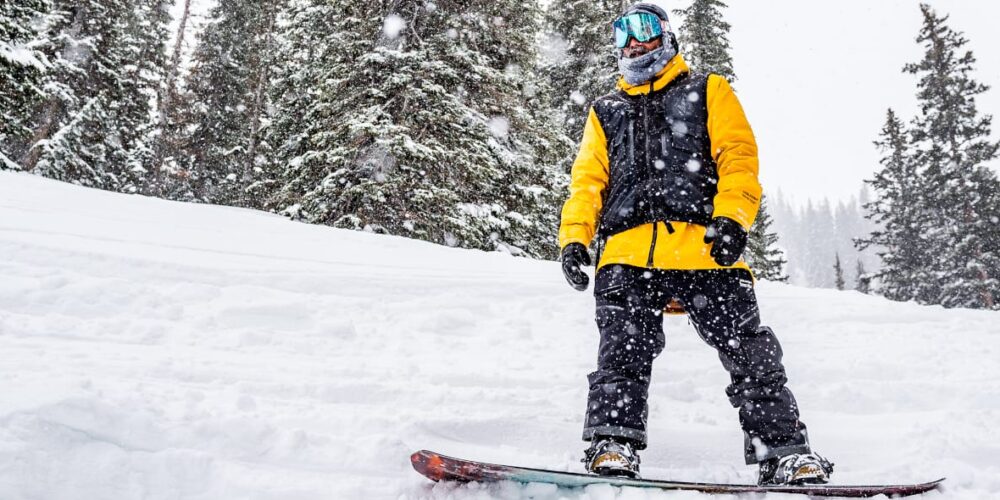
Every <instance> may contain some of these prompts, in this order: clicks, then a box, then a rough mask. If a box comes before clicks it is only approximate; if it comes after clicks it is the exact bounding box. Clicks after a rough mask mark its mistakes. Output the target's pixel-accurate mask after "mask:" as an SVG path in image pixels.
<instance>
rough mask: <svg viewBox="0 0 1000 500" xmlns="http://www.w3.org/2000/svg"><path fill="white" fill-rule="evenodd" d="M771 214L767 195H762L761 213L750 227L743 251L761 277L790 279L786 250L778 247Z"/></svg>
mask: <svg viewBox="0 0 1000 500" xmlns="http://www.w3.org/2000/svg"><path fill="white" fill-rule="evenodd" d="M772 224H773V222H772V220H771V215H770V214H769V213H768V210H767V196H761V200H760V213H759V214H758V215H757V220H755V221H754V223H753V226H752V227H751V228H750V237H749V238H748V239H747V249H746V251H745V252H744V253H743V256H744V258H746V260H747V263H748V264H750V268H751V269H753V271H754V274H756V275H757V277H758V278H760V279H766V280H771V281H788V275H786V274H785V265H786V264H787V263H788V261H787V260H785V252H784V251H783V250H782V249H780V248H778V235H777V234H776V233H775V232H774V231H772V228H771V225H772Z"/></svg>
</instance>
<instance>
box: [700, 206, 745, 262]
mask: <svg viewBox="0 0 1000 500" xmlns="http://www.w3.org/2000/svg"><path fill="white" fill-rule="evenodd" d="M705 243H712V258H713V259H715V262H717V263H718V264H719V265H720V266H726V267H728V266H731V265H733V264H735V263H736V261H737V260H740V256H741V255H743V250H744V249H745V248H746V246H747V232H746V230H745V229H743V226H741V225H740V223H739V222H736V221H734V220H733V219H730V218H729V217H716V218H714V219H712V223H711V224H709V226H708V228H707V229H706V230H705Z"/></svg>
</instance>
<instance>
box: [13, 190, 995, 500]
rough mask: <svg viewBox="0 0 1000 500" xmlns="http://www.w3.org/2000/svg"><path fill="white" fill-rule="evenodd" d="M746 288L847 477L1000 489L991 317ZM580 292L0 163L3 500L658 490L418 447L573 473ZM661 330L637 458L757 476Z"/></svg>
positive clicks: (495, 266)
mask: <svg viewBox="0 0 1000 500" xmlns="http://www.w3.org/2000/svg"><path fill="white" fill-rule="evenodd" d="M759 296H760V298H761V302H762V309H763V314H764V319H765V322H766V323H768V324H770V325H771V326H772V327H774V328H775V330H776V331H777V332H778V334H779V336H780V338H781V339H782V340H783V343H784V346H785V351H786V361H787V367H788V371H789V376H790V378H791V384H790V385H791V387H792V388H793V390H794V391H795V394H796V396H797V397H798V399H799V402H800V405H801V407H802V409H803V419H804V420H805V421H806V422H807V423H808V424H809V425H810V434H811V437H812V440H813V444H814V446H815V447H816V449H817V450H819V451H821V452H823V453H825V454H827V455H828V456H830V457H831V458H832V459H833V460H834V461H835V462H836V463H837V470H836V476H835V479H836V481H837V482H839V483H860V482H887V481H891V482H903V481H923V480H930V479H935V478H937V477H940V476H948V477H949V480H948V482H947V490H946V491H945V492H944V493H934V494H931V495H929V496H933V497H947V498H967V499H981V498H987V497H993V498H997V497H1000V444H998V442H1000V439H998V438H1000V431H998V423H1000V367H998V363H997V362H996V359H997V358H998V355H1000V353H998V352H997V351H998V346H1000V315H998V314H997V313H989V312H973V311H946V310H944V309H940V308H931V307H919V306H915V305H912V304H900V303H892V302H888V301H885V300H881V299H878V298H872V297H867V296H862V295H859V294H857V293H854V292H840V293H838V292H832V291H825V290H810V289H802V288H796V287H791V286H786V285H779V284H771V283H761V284H760V286H759ZM592 307H593V297H592V296H591V295H590V294H589V293H588V294H582V293H577V292H574V291H572V290H571V289H570V288H569V287H567V286H566V285H565V283H564V282H563V279H562V276H561V275H560V272H559V268H558V265H557V264H556V263H552V262H533V261H528V260H524V259H518V258H513V257H510V256H507V255H502V254H491V253H483V252H474V251H466V250H459V249H449V248H442V247H438V246H434V245H430V244H426V243H422V242H416V241H411V240H406V239H402V238H395V237H385V236H378V235H371V234H364V233H358V232H349V231H342V230H335V229H330V228H325V227H316V226H307V225H303V224H297V223H293V222H289V221H287V220H284V219H282V218H279V217H275V216H271V215H267V214H262V213H257V212H252V211H247V210H236V209H231V208H222V207H210V206H197V205H185V204H178V203H171V202H166V201H162V200H154V199H147V198H141V197H135V196H125V195H120V194H112V193H106V192H100V191H94V190H88V189H83V188H79V187H75V186H71V185H67V184H61V183H57V182H54V181H51V180H46V179H41V178H38V177H33V176H29V175H23V174H13V173H4V172H0V498H2V499H5V500H18V499H47V500H48V499H51V500H59V499H73V500H79V499H116V500H121V499H139V498H143V499H180V498H183V499H206V500H209V499H210V500H224V499H276V500H277V499H281V500H289V499H309V500H315V499H355V498H357V499H361V498H389V499H416V498H438V499H443V498H455V499H466V498H494V497H498V498H540V499H548V498H552V499H554V498H588V499H604V498H661V497H663V498H666V495H664V494H662V493H657V492H649V491H642V490H615V489H612V488H601V487H592V488H590V489H587V490H583V491H557V490H554V489H551V488H548V487H543V486H538V485H534V486H527V487H523V486H516V485H503V486H499V487H491V488H484V487H463V488H455V487H453V486H446V485H437V486H434V485H432V484H431V483H429V482H427V481H425V480H424V479H423V478H422V477H420V476H418V475H417V474H416V473H414V472H412V470H411V469H410V466H409V462H408V455H409V453H410V452H412V451H414V450H416V449H420V448H430V449H435V450H438V451H441V452H444V453H448V454H453V455H460V456H464V457H468V458H475V459H482V460H487V461H496V462H509V463H517V464H523V465H528V466H547V467H556V468H560V469H566V470H577V469H578V467H579V464H578V463H577V459H578V457H579V455H580V450H581V449H582V447H583V445H582V443H581V442H580V441H579V433H580V427H581V418H582V410H583V406H584V396H585V393H586V379H585V376H586V374H587V372H589V371H590V370H591V369H592V368H593V364H594V360H595V348H596V343H597V335H596V328H595V326H594V324H593V321H592ZM666 330H667V338H668V348H667V352H665V353H664V354H663V356H662V357H661V358H660V359H659V360H658V364H657V365H656V367H655V370H654V375H653V376H654V380H653V389H652V393H653V394H652V398H653V399H652V408H651V411H652V415H651V418H650V436H651V441H652V443H651V447H650V449H649V450H648V451H647V452H646V453H645V455H644V456H643V467H644V472H645V475H646V476H649V477H661V478H674V479H681V480H710V481H728V482H749V481H752V480H753V477H754V472H753V470H752V469H750V468H748V467H745V466H744V465H743V464H742V456H741V453H740V448H741V444H742V443H741V434H740V432H739V428H738V425H737V421H736V414H735V411H734V410H733V409H732V408H730V407H729V404H728V402H727V401H726V398H725V396H724V393H723V387H724V386H725V384H726V381H727V376H726V375H725V373H724V372H723V370H722V368H721V367H720V366H719V363H718V360H717V359H716V358H715V355H714V353H713V352H712V350H711V349H709V348H708V347H707V346H705V345H703V344H702V343H701V341H700V340H699V339H698V337H697V336H696V335H695V334H694V332H693V330H692V329H691V328H690V327H689V326H688V325H687V324H686V321H685V320H684V319H683V318H669V319H668V320H667V325H666ZM681 496H683V495H674V496H673V498H676V497H681ZM688 497H689V498H702V497H700V496H697V495H690V496H688Z"/></svg>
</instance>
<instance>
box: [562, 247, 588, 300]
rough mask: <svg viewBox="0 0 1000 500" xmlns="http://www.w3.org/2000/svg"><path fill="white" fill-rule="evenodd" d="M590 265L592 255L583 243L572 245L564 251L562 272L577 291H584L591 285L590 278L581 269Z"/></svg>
mask: <svg viewBox="0 0 1000 500" xmlns="http://www.w3.org/2000/svg"><path fill="white" fill-rule="evenodd" d="M589 265H590V254H589V253H587V247H585V246H583V243H570V244H569V245H566V246H565V247H564V248H563V249H562V270H563V276H566V281H568V282H569V285H570V286H571V287H573V288H575V289H576V290H579V291H581V292H582V291H584V290H586V289H587V285H588V284H590V277H589V276H587V274H586V273H584V272H583V271H582V270H581V269H580V268H581V267H583V266H589Z"/></svg>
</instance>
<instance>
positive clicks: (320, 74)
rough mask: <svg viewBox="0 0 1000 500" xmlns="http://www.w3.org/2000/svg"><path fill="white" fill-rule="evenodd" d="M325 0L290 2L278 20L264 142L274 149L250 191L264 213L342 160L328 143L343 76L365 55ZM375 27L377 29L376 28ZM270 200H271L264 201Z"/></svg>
mask: <svg viewBox="0 0 1000 500" xmlns="http://www.w3.org/2000/svg"><path fill="white" fill-rule="evenodd" d="M337 9H338V6H337V5H335V4H334V3H332V2H330V1H328V0H291V1H290V2H289V3H288V7H287V8H286V9H285V10H284V11H282V12H281V13H280V15H279V17H278V22H277V33H276V43H277V46H278V51H279V52H280V53H281V54H283V62H282V64H281V65H280V67H278V68H277V71H276V74H275V76H274V79H273V81H272V86H271V91H270V92H271V97H270V99H271V102H272V103H273V107H274V113H273V116H272V122H271V124H270V125H269V126H268V127H267V128H266V130H265V134H266V141H267V142H268V143H270V144H273V145H274V148H273V150H272V151H271V156H270V158H269V159H268V164H269V165H270V166H269V168H267V169H266V172H267V176H262V177H261V178H260V179H258V180H257V181H256V183H255V184H254V185H252V186H251V187H250V190H251V192H252V193H255V195H256V196H259V197H261V198H268V201H267V203H266V204H265V207H266V208H269V209H273V210H283V209H285V208H287V206H288V205H289V204H294V203H297V202H298V200H299V198H300V197H301V195H302V194H303V193H305V192H307V191H310V190H312V189H315V187H316V186H318V185H319V184H320V183H321V181H322V180H323V178H324V177H325V176H326V175H327V173H328V172H326V170H325V166H326V165H330V164H334V163H336V162H338V161H341V160H342V157H341V155H342V154H343V152H344V148H342V147H341V145H340V144H337V143H336V142H334V141H331V140H330V139H329V137H330V136H329V133H330V131H331V130H332V129H333V128H334V125H335V121H336V120H337V119H338V118H339V116H340V115H334V114H333V113H334V111H332V110H333V109H334V108H335V107H336V106H338V105H339V100H338V99H339V98H340V97H338V96H340V95H341V92H342V90H341V89H340V86H341V85H343V81H342V79H343V77H344V75H341V74H338V73H340V72H341V71H343V70H344V69H345V68H349V67H351V64H352V61H357V60H358V59H359V58H360V57H361V56H362V55H363V54H364V53H365V51H366V49H365V48H364V47H365V45H364V44H365V43H367V41H361V40H350V39H345V38H344V37H343V34H344V33H346V32H347V26H348V25H349V23H350V22H351V21H350V20H349V19H346V16H341V15H340V12H339V11H338V10H337ZM380 27H381V26H380ZM269 195H273V196H269Z"/></svg>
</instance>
